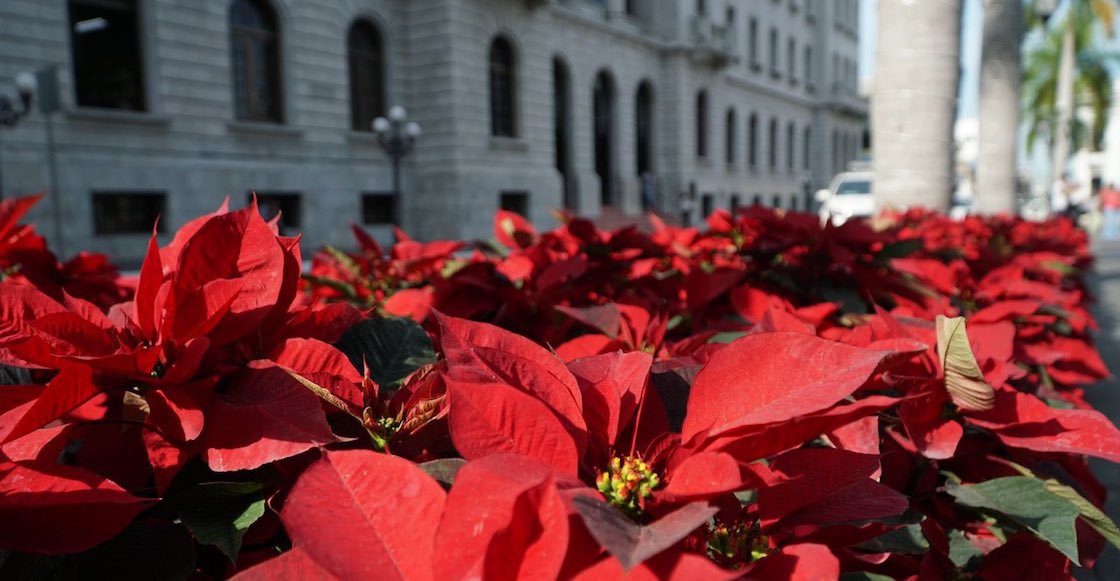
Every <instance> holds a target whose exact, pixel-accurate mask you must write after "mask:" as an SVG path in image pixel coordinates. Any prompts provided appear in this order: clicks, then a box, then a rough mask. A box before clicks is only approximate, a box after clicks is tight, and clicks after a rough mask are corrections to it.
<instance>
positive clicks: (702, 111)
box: [696, 91, 708, 157]
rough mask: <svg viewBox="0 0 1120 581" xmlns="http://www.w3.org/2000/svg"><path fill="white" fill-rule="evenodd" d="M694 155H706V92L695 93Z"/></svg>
mask: <svg viewBox="0 0 1120 581" xmlns="http://www.w3.org/2000/svg"><path fill="white" fill-rule="evenodd" d="M696 155H697V157H708V93H707V92H705V91H700V92H699V93H697V94H696Z"/></svg>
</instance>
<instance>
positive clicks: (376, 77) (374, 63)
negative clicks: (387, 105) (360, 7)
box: [348, 22, 385, 131]
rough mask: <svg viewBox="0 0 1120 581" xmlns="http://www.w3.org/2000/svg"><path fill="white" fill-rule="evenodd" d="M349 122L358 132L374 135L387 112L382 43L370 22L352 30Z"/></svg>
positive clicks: (350, 42)
mask: <svg viewBox="0 0 1120 581" xmlns="http://www.w3.org/2000/svg"><path fill="white" fill-rule="evenodd" d="M348 45H349V58H350V120H351V128H352V129H354V130H355V131H371V130H372V125H373V120H374V119H376V118H377V117H378V116H380V115H381V114H382V113H383V112H384V111H383V107H384V105H383V104H384V96H383V95H384V93H383V91H384V89H383V87H384V84H385V83H384V77H383V72H382V71H383V68H382V64H381V39H380V37H379V35H378V34H377V30H376V29H375V28H374V27H373V25H371V24H369V23H368V22H357V23H355V24H354V26H352V27H351V28H350V37H349V42H348Z"/></svg>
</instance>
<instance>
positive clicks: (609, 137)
mask: <svg viewBox="0 0 1120 581" xmlns="http://www.w3.org/2000/svg"><path fill="white" fill-rule="evenodd" d="M591 102H592V106H591V108H592V111H591V116H592V122H593V125H594V126H593V128H592V130H593V137H594V139H595V142H594V147H595V173H596V174H597V175H598V176H599V201H600V203H601V204H602V205H604V206H613V205H614V204H615V203H616V200H615V197H614V194H615V191H614V190H615V187H614V181H615V180H614V176H615V165H616V164H615V142H616V139H615V85H614V77H612V76H611V74H610V73H609V72H607V71H605V70H602V71H599V74H598V75H595V85H594V86H593V87H592V89H591Z"/></svg>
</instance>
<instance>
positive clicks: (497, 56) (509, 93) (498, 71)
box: [490, 37, 517, 137]
mask: <svg viewBox="0 0 1120 581" xmlns="http://www.w3.org/2000/svg"><path fill="white" fill-rule="evenodd" d="M515 90H516V88H515V79H514V60H513V46H512V45H511V44H510V42H509V40H507V39H505V38H502V37H498V38H496V39H494V42H493V43H492V44H491V45H490V135H494V136H497V137H516V136H517V127H516V124H515V123H514V116H515V114H516V112H515V111H514V99H515V94H514V91H515Z"/></svg>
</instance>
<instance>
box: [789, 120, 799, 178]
mask: <svg viewBox="0 0 1120 581" xmlns="http://www.w3.org/2000/svg"><path fill="white" fill-rule="evenodd" d="M796 134H797V129H796V128H794V126H793V123H790V124H789V125H787V126H786V169H788V170H789V173H793V169H794V167H795V166H796V165H797V162H796V159H795V157H794V152H795V151H796V150H797V148H796V139H797V135H796Z"/></svg>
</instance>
